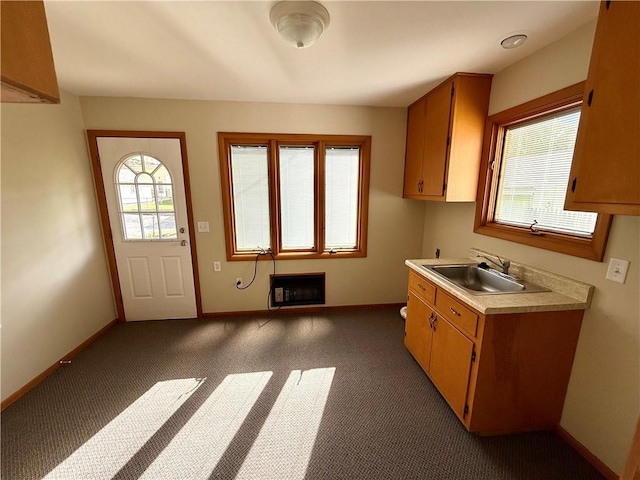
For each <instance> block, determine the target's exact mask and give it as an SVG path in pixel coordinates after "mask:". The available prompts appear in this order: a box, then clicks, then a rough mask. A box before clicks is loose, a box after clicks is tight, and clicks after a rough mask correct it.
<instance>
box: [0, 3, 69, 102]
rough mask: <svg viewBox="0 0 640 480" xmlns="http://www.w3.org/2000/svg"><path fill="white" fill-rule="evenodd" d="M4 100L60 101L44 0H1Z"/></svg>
mask: <svg viewBox="0 0 640 480" xmlns="http://www.w3.org/2000/svg"><path fill="white" fill-rule="evenodd" d="M0 10H1V15H0V18H1V19H2V21H1V23H2V27H1V28H0V31H1V32H2V39H1V41H0V45H1V46H2V55H0V57H1V59H2V61H1V63H2V65H1V67H0V70H1V71H2V75H1V76H2V101H3V102H28V103H38V102H47V103H60V93H59V91H58V82H57V80H56V72H55V68H54V65H53V54H52V52H51V45H50V43H49V30H48V28H47V17H46V14H45V8H44V3H43V2H42V1H41V0H40V1H31V2H0Z"/></svg>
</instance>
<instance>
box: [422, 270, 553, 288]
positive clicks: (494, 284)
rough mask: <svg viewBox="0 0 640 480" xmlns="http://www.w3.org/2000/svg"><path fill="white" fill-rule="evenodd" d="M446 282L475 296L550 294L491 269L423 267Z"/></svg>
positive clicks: (538, 286)
mask: <svg viewBox="0 0 640 480" xmlns="http://www.w3.org/2000/svg"><path fill="white" fill-rule="evenodd" d="M422 268H424V269H426V270H430V271H432V272H433V273H435V274H436V275H439V276H440V277H442V278H443V279H444V280H446V281H449V282H451V283H453V284H454V285H457V286H458V287H460V288H462V289H464V290H466V291H467V292H469V293H471V294H473V295H495V294H505V293H535V292H548V291H549V289H548V288H544V287H541V286H540V285H536V284H534V283H530V282H525V281H523V280H517V279H515V278H513V277H511V276H509V275H505V274H503V273H500V272H498V271H497V270H493V269H489V268H480V267H478V265H477V264H471V265H433V266H427V265H423V266H422Z"/></svg>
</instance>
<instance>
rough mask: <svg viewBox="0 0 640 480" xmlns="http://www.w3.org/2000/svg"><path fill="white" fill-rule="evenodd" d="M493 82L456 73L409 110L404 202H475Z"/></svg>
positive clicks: (488, 79)
mask: <svg viewBox="0 0 640 480" xmlns="http://www.w3.org/2000/svg"><path fill="white" fill-rule="evenodd" d="M491 78H492V75H485V74H474V73H456V74H455V75H453V76H452V77H451V78H449V79H447V80H445V81H444V82H443V83H441V84H440V85H438V86H437V87H436V88H434V89H433V90H431V91H430V92H429V93H427V94H426V95H424V96H423V97H422V98H420V99H419V100H417V101H416V102H414V103H413V104H411V105H410V106H409V112H408V116H407V145H406V156H405V171H404V191H403V196H404V197H405V198H414V199H421V200H438V201H447V202H471V201H475V199H476V189H477V186H478V169H479V166H480V154H481V152H482V136H483V132H484V124H485V120H486V118H487V111H488V108H489V94H490V92H491Z"/></svg>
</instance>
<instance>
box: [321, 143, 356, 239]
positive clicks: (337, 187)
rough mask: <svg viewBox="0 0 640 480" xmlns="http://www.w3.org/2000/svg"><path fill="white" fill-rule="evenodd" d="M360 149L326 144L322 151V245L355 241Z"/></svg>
mask: <svg viewBox="0 0 640 480" xmlns="http://www.w3.org/2000/svg"><path fill="white" fill-rule="evenodd" d="M359 180H360V149H359V148H353V147H327V149H326V155H325V239H324V243H325V249H326V250H339V249H352V248H355V247H356V245H357V235H358V194H359Z"/></svg>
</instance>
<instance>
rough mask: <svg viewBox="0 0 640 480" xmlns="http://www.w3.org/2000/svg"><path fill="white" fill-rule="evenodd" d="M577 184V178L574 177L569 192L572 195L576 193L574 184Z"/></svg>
mask: <svg viewBox="0 0 640 480" xmlns="http://www.w3.org/2000/svg"><path fill="white" fill-rule="evenodd" d="M577 183H578V177H575V178H574V179H573V182H571V192H572V193H576V184H577Z"/></svg>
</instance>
